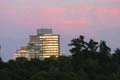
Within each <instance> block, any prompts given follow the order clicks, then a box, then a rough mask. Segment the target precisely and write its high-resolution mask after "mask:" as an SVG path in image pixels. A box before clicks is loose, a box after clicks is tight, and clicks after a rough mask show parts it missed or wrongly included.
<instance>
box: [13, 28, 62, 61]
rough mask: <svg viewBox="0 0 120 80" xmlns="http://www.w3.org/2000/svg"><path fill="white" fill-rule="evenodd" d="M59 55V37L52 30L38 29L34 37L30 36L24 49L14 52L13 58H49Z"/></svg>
mask: <svg viewBox="0 0 120 80" xmlns="http://www.w3.org/2000/svg"><path fill="white" fill-rule="evenodd" d="M59 55H60V36H59V35H55V34H53V33H52V29H38V30H37V34H36V35H30V39H29V43H28V45H27V46H26V47H24V48H23V47H22V48H21V49H19V50H16V52H15V54H14V57H15V58H18V57H26V58H28V59H31V58H39V59H44V58H49V57H58V56H59Z"/></svg>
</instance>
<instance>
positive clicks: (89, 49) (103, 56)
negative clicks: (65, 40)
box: [0, 36, 120, 80]
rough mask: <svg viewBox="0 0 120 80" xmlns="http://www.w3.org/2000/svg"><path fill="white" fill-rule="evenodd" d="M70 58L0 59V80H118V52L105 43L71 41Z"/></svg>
mask: <svg viewBox="0 0 120 80" xmlns="http://www.w3.org/2000/svg"><path fill="white" fill-rule="evenodd" d="M69 46H70V47H71V49H70V52H71V54H72V55H71V56H60V57H58V58H54V57H51V58H48V59H45V60H39V59H31V60H27V59H26V58H18V59H16V60H9V61H8V62H3V61H2V59H0V80H120V49H116V50H115V52H114V53H112V52H111V48H110V47H109V46H108V45H107V43H106V42H105V41H100V42H96V41H94V40H93V39H90V40H89V41H85V38H84V36H79V37H78V38H75V39H73V40H71V43H70V44H69Z"/></svg>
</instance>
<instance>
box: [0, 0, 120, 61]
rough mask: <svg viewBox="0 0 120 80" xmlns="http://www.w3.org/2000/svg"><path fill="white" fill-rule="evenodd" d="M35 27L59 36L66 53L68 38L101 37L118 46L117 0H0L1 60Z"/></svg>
mask: <svg viewBox="0 0 120 80" xmlns="http://www.w3.org/2000/svg"><path fill="white" fill-rule="evenodd" d="M38 28H52V29H53V32H54V33H55V34H60V36H61V52H62V53H64V54H70V52H69V48H70V47H68V44H69V43H70V40H71V39H73V38H76V37H78V36H79V35H84V36H85V37H86V39H90V38H93V39H94V40H96V41H100V40H105V41H106V42H107V43H108V45H109V46H110V47H112V48H113V49H116V48H120V44H119V42H120V36H119V34H120V0H0V44H1V46H2V54H1V55H2V58H3V60H9V59H12V58H13V54H14V52H15V50H16V49H19V48H20V46H24V45H27V43H28V42H29V35H32V34H36V29H38Z"/></svg>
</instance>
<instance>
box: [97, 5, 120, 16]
mask: <svg viewBox="0 0 120 80" xmlns="http://www.w3.org/2000/svg"><path fill="white" fill-rule="evenodd" d="M96 13H97V14H99V15H100V14H108V15H109V14H111V15H119V14H120V8H107V7H98V8H96Z"/></svg>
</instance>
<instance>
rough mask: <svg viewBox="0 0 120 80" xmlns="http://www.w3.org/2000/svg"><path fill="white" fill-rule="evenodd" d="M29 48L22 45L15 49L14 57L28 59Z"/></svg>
mask: <svg viewBox="0 0 120 80" xmlns="http://www.w3.org/2000/svg"><path fill="white" fill-rule="evenodd" d="M29 53H30V50H29V49H28V47H27V46H23V47H21V48H20V49H18V50H16V52H15V54H14V59H16V58H18V57H25V58H27V59H30V55H29Z"/></svg>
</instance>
